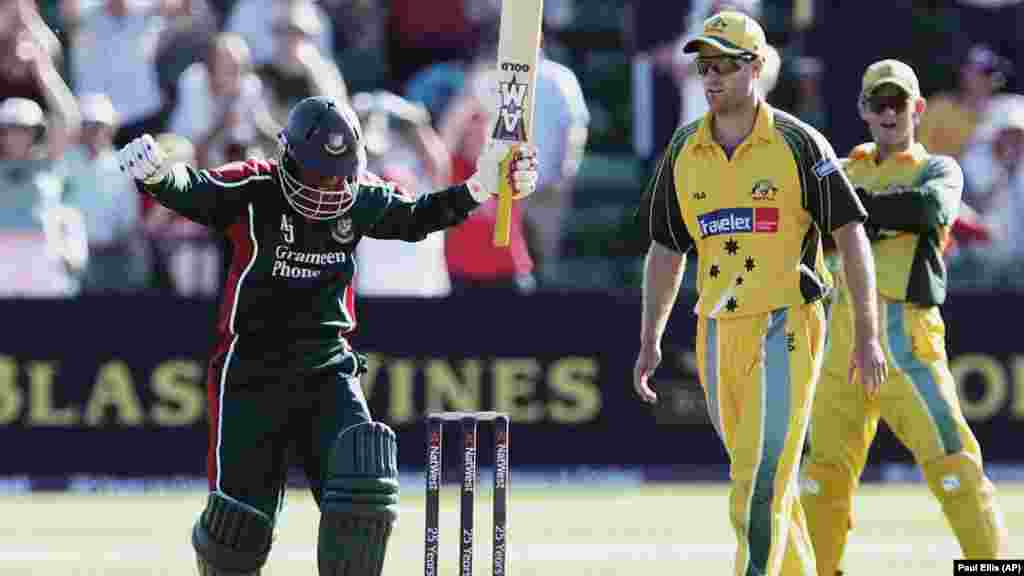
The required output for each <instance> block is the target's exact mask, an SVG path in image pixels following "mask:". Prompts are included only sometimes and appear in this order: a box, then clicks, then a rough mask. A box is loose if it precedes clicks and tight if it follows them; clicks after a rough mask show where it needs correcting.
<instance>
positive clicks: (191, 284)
mask: <svg viewBox="0 0 1024 576" xmlns="http://www.w3.org/2000/svg"><path fill="white" fill-rule="evenodd" d="M156 141H157V143H158V144H159V145H160V148H161V149H162V150H164V151H165V152H166V153H167V155H168V162H169V163H170V162H185V163H189V164H193V165H194V163H195V158H196V152H195V150H196V149H195V146H193V145H192V142H190V141H189V140H188V139H187V138H183V137H182V136H180V135H178V134H161V135H159V136H157V138H156ZM143 214H144V217H145V223H144V226H145V230H146V235H147V237H148V238H149V241H150V243H151V247H152V251H151V255H152V257H153V262H152V264H153V272H154V276H155V281H156V284H157V288H158V289H159V290H162V291H166V292H168V293H170V294H173V295H175V296H183V297H186V298H213V297H215V296H216V295H217V294H218V293H219V291H220V287H221V281H222V279H223V278H222V277H223V271H224V267H223V262H222V258H221V255H222V253H223V248H222V245H221V244H219V243H218V242H217V241H215V240H214V239H213V238H212V237H211V235H210V233H209V229H208V228H206V227H205V226H201V225H199V224H196V223H195V222H193V221H191V220H189V219H188V218H185V217H184V216H181V215H180V214H177V213H176V212H172V211H171V210H168V209H167V208H166V207H164V206H163V205H161V204H158V203H157V202H156V201H155V200H153V199H152V197H149V196H144V197H143Z"/></svg>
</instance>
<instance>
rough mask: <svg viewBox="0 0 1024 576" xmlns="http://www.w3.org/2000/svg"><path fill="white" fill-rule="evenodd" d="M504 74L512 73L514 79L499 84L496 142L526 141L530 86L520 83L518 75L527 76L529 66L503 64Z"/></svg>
mask: <svg viewBox="0 0 1024 576" xmlns="http://www.w3.org/2000/svg"><path fill="white" fill-rule="evenodd" d="M501 70H502V72H511V73H512V78H511V79H510V80H508V81H507V82H499V84H498V88H499V90H498V98H499V100H500V101H499V102H498V122H497V123H496V124H495V125H494V133H493V134H492V135H491V136H492V137H493V138H494V139H495V140H512V141H515V142H525V141H526V118H525V117H524V115H525V114H526V105H527V102H526V99H527V98H528V97H529V93H530V84H529V83H527V82H519V81H518V80H517V78H516V73H522V74H523V75H527V74H529V72H530V65H529V64H520V63H517V62H502V63H501Z"/></svg>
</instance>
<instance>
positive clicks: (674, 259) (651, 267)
mask: <svg viewBox="0 0 1024 576" xmlns="http://www.w3.org/2000/svg"><path fill="white" fill-rule="evenodd" d="M685 270H686V256H685V255H684V254H680V253H678V252H673V251H672V250H669V249H668V248H666V247H664V246H662V245H661V244H658V243H657V242H651V248H650V250H648V251H647V258H646V259H645V260H644V285H643V317H642V321H641V327H640V344H641V346H657V345H658V343H660V342H661V336H662V334H664V332H665V325H666V324H667V323H668V317H669V315H671V313H672V307H673V306H674V305H675V303H676V297H677V296H678V295H679V285H680V284H681V283H682V280H683V272H685Z"/></svg>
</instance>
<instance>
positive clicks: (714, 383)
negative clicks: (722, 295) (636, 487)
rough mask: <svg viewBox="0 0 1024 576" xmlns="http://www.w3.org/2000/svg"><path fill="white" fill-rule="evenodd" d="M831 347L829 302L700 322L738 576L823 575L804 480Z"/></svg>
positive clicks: (703, 369)
mask: <svg viewBox="0 0 1024 576" xmlns="http://www.w3.org/2000/svg"><path fill="white" fill-rule="evenodd" d="M824 341H825V312H824V306H823V304H822V303H821V302H814V303H811V304H805V305H801V306H795V307H791V308H784V309H780V310H775V311H773V312H769V313H764V314H757V315H751V316H744V317H740V318H730V319H714V318H706V317H700V318H699V319H698V323H697V359H698V360H697V361H698V367H699V370H700V380H701V384H702V385H703V387H704V393H705V396H706V400H707V405H708V412H709V416H710V418H711V422H712V424H713V425H714V426H715V430H716V431H717V432H718V435H719V437H720V438H721V439H722V442H723V444H724V445H725V448H726V450H727V451H728V453H729V459H730V469H729V475H730V479H731V487H730V495H729V509H730V518H731V521H732V526H733V529H734V530H735V532H736V538H737V549H736V558H735V566H734V574H736V575H737V576H768V575H771V576H776V575H781V574H785V575H795V576H814V574H815V573H816V572H815V560H814V552H813V550H812V549H811V544H810V539H809V537H808V534H807V527H806V523H805V520H804V513H803V510H802V509H801V504H800V498H799V487H798V482H797V481H798V472H799V467H800V459H801V455H802V451H803V445H804V440H805V437H806V434H807V425H808V420H809V418H810V414H811V403H812V399H813V396H814V390H815V387H816V385H817V380H818V374H819V372H820V370H821V362H822V357H823V352H824Z"/></svg>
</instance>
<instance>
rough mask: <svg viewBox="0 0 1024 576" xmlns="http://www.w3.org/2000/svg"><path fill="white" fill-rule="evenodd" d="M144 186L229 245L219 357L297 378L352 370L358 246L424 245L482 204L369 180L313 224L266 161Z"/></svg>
mask: <svg viewBox="0 0 1024 576" xmlns="http://www.w3.org/2000/svg"><path fill="white" fill-rule="evenodd" d="M141 187H142V189H143V190H144V191H145V192H146V193H148V194H151V195H152V196H153V197H154V198H155V199H156V200H157V201H158V202H160V203H161V204H163V205H164V206H166V207H168V208H170V209H171V210H173V211H175V212H177V213H179V214H181V215H182V216H185V217H186V218H188V219H190V220H193V221H195V222H197V223H199V224H202V225H205V226H208V227H209V228H211V229H212V230H215V231H217V232H219V233H221V234H223V235H224V236H225V237H226V238H227V240H228V242H229V244H230V247H231V248H230V249H231V253H230V267H229V269H228V272H227V277H226V280H225V283H224V287H223V296H222V299H221V303H220V308H219V312H218V318H217V327H216V328H217V335H218V338H219V340H220V345H219V346H218V348H222V349H224V348H226V347H233V357H236V358H238V359H248V360H253V361H257V362H259V363H263V364H265V365H267V366H268V367H281V368H286V369H299V370H302V369H316V368H321V367H324V366H328V365H332V364H337V363H341V362H354V360H353V357H352V354H351V353H350V350H349V346H348V343H347V342H346V340H345V337H344V335H345V334H346V333H348V332H350V331H351V330H353V329H354V328H355V325H356V315H355V298H354V294H353V291H352V279H353V276H354V274H355V273H356V262H355V248H356V245H357V244H358V243H359V240H360V238H362V237H363V236H369V237H371V238H381V239H398V240H405V241H408V242H415V241H419V240H422V239H424V238H426V236H427V235H428V234H429V233H431V232H434V231H437V230H441V229H443V228H446V227H449V226H453V225H455V224H458V223H459V222H461V221H462V220H464V219H465V218H466V216H468V215H469V213H470V212H471V211H472V210H473V209H474V208H476V206H477V205H478V204H477V202H476V201H475V200H474V199H473V197H472V195H471V194H470V193H469V189H468V188H467V187H466V186H464V185H460V186H455V187H452V188H448V189H446V190H442V191H439V192H434V193H431V194H425V195H423V196H421V197H419V198H418V199H416V200H411V199H409V198H407V197H406V196H405V195H404V193H403V192H402V191H401V190H400V189H399V188H397V187H396V186H395V185H394V184H392V183H389V182H385V181H383V180H381V179H379V178H377V177H376V176H373V175H372V174H367V175H366V176H365V177H363V178H362V180H361V182H360V187H359V191H358V193H357V194H356V199H355V204H354V205H353V206H352V208H351V209H350V210H349V211H348V212H346V213H345V214H344V215H342V216H340V217H338V218H336V219H333V220H328V221H312V220H307V219H305V218H303V217H302V216H301V215H299V214H298V213H297V212H295V211H294V210H293V209H292V208H291V206H290V205H289V204H288V201H287V200H286V199H285V197H284V194H283V192H282V188H281V182H280V174H279V172H278V165H277V164H276V163H275V162H266V161H258V160H249V161H246V162H237V163H231V164H228V165H225V166H223V167H220V168H217V169H214V170H196V169H194V168H192V167H191V166H187V165H185V164H177V165H175V166H174V167H173V168H172V170H171V171H170V172H169V173H168V175H167V176H166V177H165V178H163V179H162V180H161V181H160V182H157V183H155V184H150V185H144V186H141Z"/></svg>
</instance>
